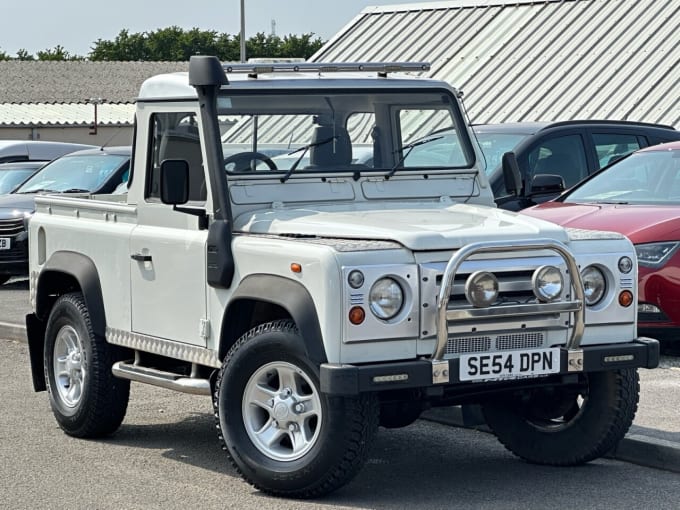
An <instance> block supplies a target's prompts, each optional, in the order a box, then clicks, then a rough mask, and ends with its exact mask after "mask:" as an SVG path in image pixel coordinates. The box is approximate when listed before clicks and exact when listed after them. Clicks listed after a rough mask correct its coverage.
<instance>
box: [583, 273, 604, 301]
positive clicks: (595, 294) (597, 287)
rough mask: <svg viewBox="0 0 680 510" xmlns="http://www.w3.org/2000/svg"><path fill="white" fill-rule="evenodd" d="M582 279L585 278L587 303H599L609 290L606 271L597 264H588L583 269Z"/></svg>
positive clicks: (584, 288) (584, 287) (584, 289)
mask: <svg viewBox="0 0 680 510" xmlns="http://www.w3.org/2000/svg"><path fill="white" fill-rule="evenodd" d="M581 280H583V291H584V293H585V298H586V305H588V306H593V305H596V304H597V303H599V302H600V300H601V299H602V297H603V296H604V294H605V292H606V290H607V280H606V278H605V277H604V273H603V272H602V271H601V270H600V269H598V268H597V267H595V266H588V267H586V268H585V269H584V270H583V271H581Z"/></svg>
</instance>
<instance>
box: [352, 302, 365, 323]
mask: <svg viewBox="0 0 680 510" xmlns="http://www.w3.org/2000/svg"><path fill="white" fill-rule="evenodd" d="M365 318H366V312H365V311H364V309H363V308H361V307H360V306H353V307H352V308H350V310H349V321H350V322H351V323H352V324H354V325H355V326H358V325H359V324H361V323H362V322H364V319H365Z"/></svg>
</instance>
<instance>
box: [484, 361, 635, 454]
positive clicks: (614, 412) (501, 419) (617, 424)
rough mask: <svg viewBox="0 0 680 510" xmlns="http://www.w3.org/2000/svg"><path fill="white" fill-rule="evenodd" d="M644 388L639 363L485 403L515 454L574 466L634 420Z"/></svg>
mask: <svg viewBox="0 0 680 510" xmlns="http://www.w3.org/2000/svg"><path fill="white" fill-rule="evenodd" d="M639 392H640V384H639V377H638V373H637V370H636V369H624V370H615V371H609V372H594V373H590V374H586V376H585V381H584V384H583V385H581V386H580V387H579V388H570V389H566V388H553V389H541V390H537V391H534V392H531V393H528V394H527V393H525V394H522V395H517V396H515V397H512V398H504V399H502V400H500V399H499V400H498V401H494V402H488V403H486V404H484V405H483V406H482V409H483V412H484V417H485V419H486V422H487V424H488V425H489V427H490V428H491V430H493V432H494V433H495V434H496V436H497V437H498V439H499V440H500V442H501V443H503V444H504V445H505V447H506V448H508V450H510V451H511V452H513V453H514V454H515V455H517V456H519V457H521V458H523V459H525V460H527V461H529V462H533V463H536V464H549V465H554V466H574V465H578V464H583V463H585V462H589V461H591V460H593V459H596V458H598V457H601V456H602V455H604V454H605V453H607V452H608V451H609V450H611V449H612V448H613V447H614V446H616V444H617V443H618V442H619V441H620V440H621V439H622V438H623V436H624V435H625V434H626V432H627V431H628V429H629V428H630V426H631V424H632V423H633V418H634V417H635V412H636V411H637V404H638V397H639Z"/></svg>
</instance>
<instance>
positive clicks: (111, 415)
mask: <svg viewBox="0 0 680 510" xmlns="http://www.w3.org/2000/svg"><path fill="white" fill-rule="evenodd" d="M65 351H68V352H69V353H68V354H67V353H66V352H65ZM118 352H119V351H118V349H117V348H116V347H115V346H112V345H110V344H108V343H107V342H106V340H105V339H104V338H101V337H99V336H97V335H95V334H94V332H93V330H92V323H91V322H90V315H89V313H88V310H87V306H86V305H85V300H84V299H83V296H82V294H80V293H75V292H74V293H70V294H64V295H63V296H61V297H59V298H58V299H57V301H56V303H55V304H54V307H53V308H52V311H51V312H50V316H49V319H48V321H47V327H46V330H45V349H44V366H45V382H46V384H47V392H48V395H49V400H50V406H51V408H52V412H53V413H54V416H55V418H56V419H57V423H58V424H59V426H60V427H61V428H62V430H63V431H64V432H66V433H67V434H68V435H70V436H74V437H81V438H96V437H103V436H107V435H109V434H112V433H113V432H115V431H116V430H117V429H118V427H119V426H120V424H121V423H122V422H123V418H124V417H125V412H126V410H127V405H128V400H129V395H130V381H128V380H124V379H119V378H117V377H114V376H113V374H112V373H111V366H112V365H113V363H114V361H117V359H116V354H118ZM55 357H56V358H58V359H55ZM59 360H61V361H59ZM55 364H56V365H59V368H57V367H55ZM67 369H68V370H67ZM67 372H68V373H67ZM58 373H59V374H61V375H60V376H59V375H58ZM69 390H73V391H74V393H73V394H70V393H69Z"/></svg>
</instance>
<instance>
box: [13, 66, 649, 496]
mask: <svg viewBox="0 0 680 510" xmlns="http://www.w3.org/2000/svg"><path fill="white" fill-rule="evenodd" d="M425 68H426V66H425V65H423V64H306V63H299V64H273V65H271V66H268V65H255V66H253V65H250V66H249V65H233V66H232V65H229V66H222V65H221V64H220V62H219V61H218V60H217V59H216V58H214V57H194V58H192V60H191V62H190V65H189V72H188V74H187V73H180V74H173V75H165V76H158V77H155V78H151V79H149V80H148V81H146V82H145V83H144V85H143V86H142V88H141V92H140V97H139V99H138V103H137V104H138V107H137V114H136V131H135V140H134V152H133V164H132V167H131V175H130V179H129V189H128V193H127V195H101V196H91V197H89V198H83V197H79V198H77V197H65V196H46V197H40V198H38V199H37V200H36V201H37V212H36V214H35V215H34V216H33V218H32V219H31V221H30V232H29V246H30V294H31V303H32V307H33V310H32V311H33V313H31V314H30V315H28V316H27V320H26V322H27V329H28V337H29V346H30V356H31V365H32V374H33V384H34V387H35V389H36V391H41V390H47V391H48V394H49V399H50V403H51V407H52V410H53V411H54V415H55V416H56V419H57V421H58V423H59V425H60V426H61V428H63V429H64V431H65V432H66V433H67V434H70V435H72V436H76V437H98V436H103V435H106V434H110V433H112V432H114V431H115V430H116V429H117V428H118V427H119V426H120V424H121V422H122V421H123V417H124V415H125V411H126V407H127V403H128V396H129V388H130V386H129V385H130V381H139V382H143V383H148V384H153V385H157V386H162V387H164V388H170V389H174V390H178V391H182V392H188V393H195V394H204V395H210V396H211V397H212V401H213V404H214V410H215V417H216V421H217V428H218V430H219V439H220V441H221V442H222V445H223V447H224V449H225V450H226V452H227V454H228V456H229V459H230V460H231V461H232V463H233V465H234V466H235V467H236V468H237V469H238V471H239V472H240V473H241V474H242V475H243V477H244V478H245V479H246V480H247V481H248V482H250V483H251V484H253V485H254V486H255V487H257V488H259V489H261V490H262V491H265V492H268V493H271V494H276V495H281V496H290V497H315V496H320V495H323V494H325V493H328V492H330V491H332V490H334V489H337V488H338V487H340V486H342V485H343V484H345V483H347V482H348V481H349V480H350V479H351V478H352V477H353V476H354V475H355V474H356V472H357V471H358V470H359V468H360V467H361V466H362V464H363V463H364V461H365V459H366V455H367V452H368V449H369V446H370V445H371V442H372V441H373V438H374V435H375V433H376V430H377V428H378V425H379V424H380V425H382V426H384V427H387V428H391V427H402V426H405V425H408V424H410V423H412V422H413V421H414V420H416V419H417V418H418V416H419V415H420V413H421V412H422V411H423V410H425V409H427V408H430V407H434V406H451V405H456V404H461V403H465V404H469V403H477V404H480V405H481V407H482V410H483V413H484V417H485V419H486V422H487V423H488V425H489V427H490V428H491V429H492V430H493V432H494V433H495V434H496V435H497V436H498V438H499V439H500V441H501V442H502V443H503V444H504V445H505V446H507V448H509V449H510V450H511V451H512V452H514V453H515V454H517V455H518V456H520V457H522V458H523V459H526V460H527V461H530V462H536V463H542V464H551V465H574V464H580V463H584V462H588V461H590V460H592V459H595V458H597V457H599V456H601V455H603V454H605V453H606V452H607V451H608V450H610V449H611V448H612V447H613V446H614V445H615V444H616V443H617V441H619V440H620V439H621V438H622V437H623V435H624V434H625V433H626V431H627V430H628V428H629V426H630V425H631V422H632V420H633V416H634V414H635V411H636V408H637V401H638V392H639V384H638V375H637V368H639V367H646V368H653V367H655V366H656V365H657V363H658V343H657V342H656V341H654V340H649V339H644V338H636V280H637V278H636V273H637V267H636V259H635V251H634V249H633V246H632V245H631V243H630V242H629V241H628V240H627V239H626V238H625V237H622V236H620V235H616V234H611V233H600V232H590V231H578V230H564V229H562V228H560V227H558V226H556V225H553V224H550V223H547V222H543V221H539V220H535V219H533V218H530V217H526V216H518V215H516V214H515V213H511V212H506V211H502V210H499V209H496V208H494V207H492V206H493V197H492V195H491V191H490V189H489V185H488V182H487V180H486V176H485V173H484V171H483V168H484V162H483V160H482V154H481V152H480V151H479V149H478V147H477V144H476V143H475V141H474V139H473V138H472V137H471V134H470V130H469V129H468V127H467V124H466V121H465V118H464V116H463V113H462V110H461V106H460V103H459V99H458V95H457V93H456V90H454V89H452V88H451V87H450V86H449V85H447V84H446V83H443V82H440V81H433V80H429V79H421V78H418V77H416V76H409V75H408V72H416V73H417V72H420V71H422V70H423V69H425ZM399 72H403V73H399ZM395 73H397V74H395ZM442 131H446V133H447V134H449V133H452V132H453V133H455V136H449V138H450V140H451V143H449V144H441V143H440V144H431V145H430V147H428V143H429V142H431V141H433V140H437V139H439V138H440V137H441V135H440V134H438V133H440V132H442ZM433 146H436V147H437V149H436V151H435V150H431V147H433ZM506 163H507V165H506V166H507V167H508V168H509V169H512V164H511V163H512V161H511V160H508V161H507V162H506ZM514 175H515V174H513V173H512V172H508V176H509V179H508V181H509V182H510V183H513V185H514V187H515V189H517V185H516V183H514V181H513V179H511V178H510V177H513V176H514ZM511 187H512V186H511ZM206 433H208V431H206ZM451 433H452V434H455V430H452V431H451Z"/></svg>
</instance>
